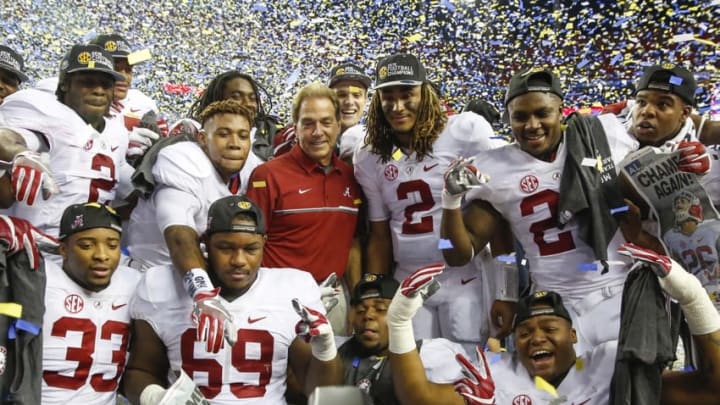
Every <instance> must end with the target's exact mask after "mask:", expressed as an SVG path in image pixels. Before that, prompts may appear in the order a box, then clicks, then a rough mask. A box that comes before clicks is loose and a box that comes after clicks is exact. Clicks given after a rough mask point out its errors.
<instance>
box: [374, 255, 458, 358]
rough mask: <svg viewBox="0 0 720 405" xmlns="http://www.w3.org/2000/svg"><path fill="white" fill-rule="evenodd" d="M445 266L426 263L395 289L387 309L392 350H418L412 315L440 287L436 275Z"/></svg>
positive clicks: (400, 352)
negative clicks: (426, 264)
mask: <svg viewBox="0 0 720 405" xmlns="http://www.w3.org/2000/svg"><path fill="white" fill-rule="evenodd" d="M444 268H445V265H444V264H442V263H436V264H431V265H429V266H425V267H422V268H420V269H418V270H416V271H415V272H414V273H412V274H411V275H409V276H408V277H407V278H406V279H405V280H403V282H402V284H400V288H398V290H397V291H396V292H395V296H394V297H393V299H392V302H390V307H388V312H387V323H388V335H389V343H388V349H389V350H390V351H391V352H392V353H397V354H403V353H407V352H410V351H412V350H415V335H414V333H413V328H412V318H413V317H414V316H415V314H416V313H417V311H418V309H420V307H421V306H422V305H423V302H424V301H425V300H426V299H427V298H428V297H430V295H432V294H434V293H435V292H436V291H437V290H438V289H439V288H440V283H439V282H438V281H437V280H435V277H436V276H438V275H439V274H440V273H442V271H443V269H444Z"/></svg>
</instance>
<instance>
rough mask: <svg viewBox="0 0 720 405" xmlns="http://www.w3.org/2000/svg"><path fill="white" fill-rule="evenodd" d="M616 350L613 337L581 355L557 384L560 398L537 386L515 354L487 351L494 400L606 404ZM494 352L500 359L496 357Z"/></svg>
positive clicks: (529, 404)
mask: <svg viewBox="0 0 720 405" xmlns="http://www.w3.org/2000/svg"><path fill="white" fill-rule="evenodd" d="M616 352H617V341H610V342H606V343H603V344H601V345H599V346H596V347H595V348H594V349H593V350H592V351H589V352H587V353H585V355H583V356H581V357H578V359H577V361H576V362H575V367H572V368H571V369H570V371H569V372H568V374H567V375H566V376H565V378H564V379H563V380H562V382H561V383H560V385H559V386H558V387H556V391H557V394H558V397H557V398H555V397H554V396H553V395H552V394H551V393H550V392H548V391H545V390H543V389H540V388H538V387H537V385H536V384H535V381H534V379H533V378H532V377H530V374H529V373H528V371H527V369H526V368H525V367H524V366H523V365H522V363H521V362H520V361H519V360H518V359H517V358H516V357H514V356H513V355H511V354H502V355H497V354H493V353H487V354H486V356H487V357H488V360H489V365H490V373H491V374H492V377H493V381H495V400H496V402H497V403H498V404H508V405H537V404H553V405H571V404H575V405H581V404H582V405H607V404H608V401H609V399H610V381H611V380H612V375H613V371H614V370H615V354H616ZM494 356H500V358H501V359H500V360H499V361H493V360H492V359H493V357H494Z"/></svg>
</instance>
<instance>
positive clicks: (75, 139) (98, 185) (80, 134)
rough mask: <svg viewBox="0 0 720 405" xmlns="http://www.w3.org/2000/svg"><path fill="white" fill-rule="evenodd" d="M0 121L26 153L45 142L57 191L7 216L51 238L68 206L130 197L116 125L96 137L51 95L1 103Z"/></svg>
mask: <svg viewBox="0 0 720 405" xmlns="http://www.w3.org/2000/svg"><path fill="white" fill-rule="evenodd" d="M0 115H1V116H2V119H4V120H5V121H6V126H7V127H9V128H11V129H13V130H15V131H17V132H18V133H20V134H21V135H22V136H23V137H25V139H26V142H27V143H28V147H29V148H30V149H35V150H39V151H43V150H44V148H45V146H44V145H42V144H43V143H45V142H47V145H48V147H49V152H48V153H49V155H50V169H51V170H52V173H53V179H54V180H55V183H56V184H57V186H58V187H59V188H60V194H58V195H56V196H53V197H52V198H50V199H48V200H43V199H42V198H39V199H38V200H36V201H35V204H33V205H32V206H28V205H26V204H14V205H13V207H12V208H11V210H12V214H13V215H15V216H17V217H20V218H24V219H27V220H28V221H30V222H32V223H33V224H34V225H35V226H37V227H38V228H40V229H42V230H43V231H45V232H47V233H49V234H51V235H57V234H58V227H59V226H60V217H61V216H62V213H63V210H64V209H65V207H67V206H68V205H70V204H81V203H87V202H100V203H109V202H110V201H112V200H114V199H115V194H116V192H117V193H118V194H119V195H120V197H125V196H126V195H127V194H129V192H130V191H132V189H131V188H130V187H131V186H130V176H131V175H132V171H133V169H132V167H130V165H128V164H127V163H126V162H125V153H126V151H127V146H128V133H127V130H126V129H125V127H124V126H123V125H122V122H120V121H119V120H113V119H106V120H105V128H104V129H103V132H102V133H98V132H97V131H96V130H95V129H94V128H93V127H91V126H89V125H88V124H87V123H86V122H85V121H83V119H82V118H81V117H80V116H79V115H78V114H77V113H76V112H75V111H74V110H73V109H71V108H70V107H68V106H66V105H65V104H62V103H61V102H59V101H58V100H57V99H56V98H55V96H54V95H51V94H48V93H46V92H44V91H40V90H36V89H26V90H21V91H19V92H17V93H15V94H13V95H11V96H10V97H8V98H6V99H5V101H4V102H3V104H2V105H0ZM0 121H2V120H0ZM38 138H39V139H38ZM121 180H122V182H121ZM120 182H121V185H122V189H119V187H120V186H119V185H118V183H120Z"/></svg>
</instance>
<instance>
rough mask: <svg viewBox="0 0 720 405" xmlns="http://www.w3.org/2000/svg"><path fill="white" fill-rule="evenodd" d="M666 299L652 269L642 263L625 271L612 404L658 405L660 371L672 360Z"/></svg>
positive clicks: (671, 322)
mask: <svg viewBox="0 0 720 405" xmlns="http://www.w3.org/2000/svg"><path fill="white" fill-rule="evenodd" d="M668 308H669V305H668V299H667V298H666V297H665V294H664V293H663V291H662V288H661V287H660V283H658V280H657V277H656V276H655V273H654V272H653V271H652V269H650V268H648V267H647V266H642V267H640V268H638V269H636V270H633V271H632V272H631V273H630V274H628V277H627V280H626V281H625V288H624V291H623V297H622V309H621V312H620V334H619V337H618V352H617V358H616V359H615V372H614V374H613V378H612V383H611V385H610V404H611V405H625V404H628V405H630V404H632V405H650V404H652V405H657V404H659V403H660V396H661V389H662V370H663V369H664V368H665V367H666V366H667V365H668V364H669V363H670V362H672V361H673V360H674V358H675V345H676V343H677V329H678V328H677V327H674V325H676V323H675V322H674V319H675V318H676V317H677V316H679V311H672V312H674V314H673V316H672V317H671V316H670V311H668Z"/></svg>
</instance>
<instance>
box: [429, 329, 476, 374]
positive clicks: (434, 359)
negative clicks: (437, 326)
mask: <svg viewBox="0 0 720 405" xmlns="http://www.w3.org/2000/svg"><path fill="white" fill-rule="evenodd" d="M457 353H462V354H463V355H464V356H465V357H467V358H472V356H469V355H468V354H467V353H466V352H465V350H464V349H463V347H462V346H460V345H459V344H457V343H453V342H451V341H449V340H447V339H443V338H437V339H425V340H424V341H423V344H422V346H421V347H420V359H421V360H422V363H423V365H424V366H425V374H426V375H427V379H428V381H432V382H434V383H437V384H445V383H452V382H454V381H456V380H459V379H460V378H462V377H463V375H462V369H461V368H460V365H459V364H458V363H457V362H456V361H455V355H456V354H457Z"/></svg>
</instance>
